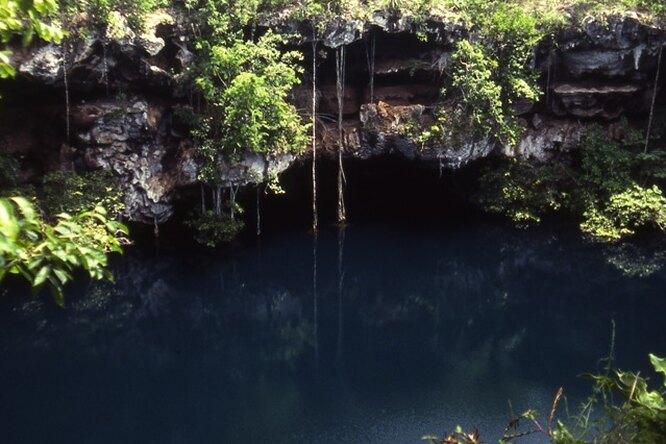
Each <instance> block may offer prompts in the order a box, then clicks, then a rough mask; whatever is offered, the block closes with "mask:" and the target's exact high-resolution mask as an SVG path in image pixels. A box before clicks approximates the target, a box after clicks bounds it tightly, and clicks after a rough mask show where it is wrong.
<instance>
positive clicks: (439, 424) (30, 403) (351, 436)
mask: <svg viewBox="0 0 666 444" xmlns="http://www.w3.org/2000/svg"><path fill="white" fill-rule="evenodd" d="M613 248H614V249H609V248H608V247H602V246H598V245H590V244H585V243H583V242H581V241H580V240H579V239H578V238H577V237H576V236H574V235H567V234H565V233H552V232H545V231H544V232H533V231H529V232H522V231H512V230H504V229H500V228H497V227H494V228H493V227H475V228H469V229H456V230H452V231H448V232H431V231H428V230H423V231H420V232H418V233H413V232H407V231H401V230H400V229H388V228H378V227H372V228H368V229H365V228H363V227H351V228H348V229H347V230H345V231H344V232H336V231H335V230H331V231H324V232H322V233H321V234H320V235H319V236H318V239H317V240H316V242H315V243H313V239H312V237H311V236H308V235H306V234H301V233H296V234H294V233H291V234H289V233H287V234H282V235H280V236H278V237H275V238H272V239H266V240H264V241H263V243H262V244H261V245H244V246H242V245H241V246H236V247H234V248H232V249H230V250H228V251H222V252H217V253H210V252H206V251H202V250H191V251H172V252H165V251H162V252H161V254H160V255H154V254H149V253H146V252H145V251H144V252H142V251H138V250H134V251H130V252H128V253H127V254H126V255H125V256H124V257H123V258H122V259H120V260H119V261H118V264H117V266H116V276H117V282H116V284H114V285H111V284H98V283H80V284H79V286H78V287H72V288H70V292H69V295H70V296H69V300H68V307H67V309H66V310H60V309H57V308H56V307H53V304H52V303H51V302H50V301H49V300H47V299H38V300H33V299H30V300H27V299H24V298H19V297H18V296H14V297H10V298H8V299H7V300H5V301H3V303H2V304H1V305H0V317H1V319H0V322H2V325H3V326H4V334H3V335H2V337H0V353H2V354H1V356H2V358H0V359H1V360H0V396H2V403H0V427H1V428H2V430H3V432H2V434H3V436H4V438H3V442H10V443H24V442H25V443H37V442H40V443H41V442H49V443H68V444H72V443H90V442H95V443H119V442H124V443H135V442H136V443H152V442H156V443H157V442H159V443H212V442H215V443H241V442H242V443H250V444H251V443H264V442H273V443H295V444H298V443H308V444H310V443H358V442H364V443H382V444H383V443H389V442H390V443H418V442H420V440H419V438H420V436H421V435H423V434H427V433H436V434H443V432H444V431H446V430H450V429H452V428H453V427H454V426H455V425H456V424H461V425H463V426H464V427H467V428H470V427H472V426H478V427H479V428H480V429H481V430H482V432H483V434H484V436H485V439H486V441H488V442H492V441H493V440H495V441H496V439H497V438H498V437H499V436H500V435H501V432H502V430H503V427H504V425H505V423H506V420H507V417H508V414H509V413H508V411H509V410H508V401H509V400H510V401H511V402H512V405H513V406H514V408H515V409H516V410H524V409H527V408H530V407H533V408H537V409H541V410H542V411H546V410H547V409H548V406H549V405H550V402H551V401H552V397H553V395H554V393H555V392H556V390H557V388H558V387H559V386H560V385H564V386H565V390H566V392H567V393H568V394H569V397H570V402H575V401H576V400H577V399H580V397H581V396H582V395H583V394H584V390H585V389H586V383H585V382H583V381H580V380H578V379H577V378H576V377H575V376H576V375H577V374H579V373H581V372H583V371H588V370H594V369H595V366H596V362H597V360H598V359H599V358H601V357H603V356H606V355H607V354H608V347H609V342H610V330H611V327H610V326H611V320H613V319H614V320H615V322H616V323H617V344H616V345H617V346H616V354H617V356H618V358H619V363H620V365H621V366H624V367H632V368H639V369H640V368H645V367H647V359H646V355H647V353H648V352H654V353H657V354H661V355H666V341H665V339H666V333H665V332H664V329H663V328H662V327H661V325H660V323H661V318H662V317H663V313H664V309H665V308H666V299H665V298H664V295H663V288H665V285H664V284H665V280H666V273H665V272H664V271H663V270H662V269H661V268H660V266H659V264H660V263H661V262H663V255H662V256H659V255H658V254H655V253H654V252H653V251H650V250H646V249H644V248H638V247H613ZM632 257H640V258H643V259H644V260H643V262H641V264H643V265H641V267H638V268H636V267H635V264H637V263H638V261H636V260H633V259H632ZM618 264H620V265H622V264H625V265H624V266H619V268H620V269H621V270H623V271H624V273H623V272H621V271H620V270H618V268H616V266H618ZM614 265H615V266H614ZM631 267H634V268H636V269H638V270H639V271H638V272H631V270H632V269H631ZM640 270H648V271H649V272H644V271H640ZM572 407H573V406H572Z"/></svg>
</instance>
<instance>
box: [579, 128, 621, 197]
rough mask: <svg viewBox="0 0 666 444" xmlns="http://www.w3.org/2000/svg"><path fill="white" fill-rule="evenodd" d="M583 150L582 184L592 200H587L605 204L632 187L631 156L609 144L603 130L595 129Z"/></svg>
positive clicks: (618, 145)
mask: <svg viewBox="0 0 666 444" xmlns="http://www.w3.org/2000/svg"><path fill="white" fill-rule="evenodd" d="M580 147H581V168H582V181H583V184H584V189H585V190H586V191H587V193H588V194H589V196H590V197H589V198H588V200H600V199H601V200H604V199H606V198H608V197H609V196H610V195H612V194H614V193H617V192H620V191H623V190H625V189H626V188H627V187H628V186H629V185H630V184H631V182H632V180H631V168H632V164H633V156H632V154H631V152H630V151H628V150H627V149H625V148H623V147H622V146H621V145H620V144H619V143H617V142H615V141H612V140H610V139H609V137H608V136H607V135H606V134H604V132H603V131H602V129H601V128H600V127H593V128H592V129H591V130H590V131H589V132H588V133H587V134H586V136H585V137H584V138H583V139H582V140H581V142H580Z"/></svg>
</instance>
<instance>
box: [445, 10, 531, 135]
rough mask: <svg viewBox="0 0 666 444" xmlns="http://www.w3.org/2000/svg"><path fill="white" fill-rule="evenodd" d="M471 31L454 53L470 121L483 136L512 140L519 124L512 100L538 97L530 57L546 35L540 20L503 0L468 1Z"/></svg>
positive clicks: (456, 75) (454, 72)
mask: <svg viewBox="0 0 666 444" xmlns="http://www.w3.org/2000/svg"><path fill="white" fill-rule="evenodd" d="M468 8H469V12H470V18H471V20H472V23H471V29H470V31H471V35H473V36H474V35H478V37H477V38H473V39H470V40H461V41H460V42H458V43H457V44H456V50H455V52H454V54H453V56H452V60H453V62H454V65H453V69H452V73H451V77H452V81H453V86H454V87H456V88H458V89H459V90H460V91H461V92H462V101H463V105H464V112H463V113H461V115H462V116H465V118H467V119H468V121H467V122H466V123H467V126H468V127H470V128H473V129H475V130H476V131H478V133H479V135H480V136H482V137H489V136H493V137H495V138H496V139H498V140H499V141H500V142H501V143H503V144H505V145H514V144H515V143H516V141H517V139H518V137H519V135H520V125H519V123H518V120H517V118H516V116H515V113H514V106H515V105H516V104H517V103H518V102H519V101H520V100H536V99H538V97H539V95H540V90H539V88H538V85H537V83H536V80H537V76H536V74H535V73H534V72H533V70H532V69H531V67H530V65H529V62H530V60H531V57H532V49H533V47H534V45H536V43H538V42H539V40H541V38H542V34H541V32H540V31H539V30H538V29H537V20H536V19H535V18H534V17H532V16H530V15H528V14H526V13H525V12H523V10H522V9H521V8H518V7H516V6H513V5H510V4H506V3H505V2H476V1H474V2H469V3H468Z"/></svg>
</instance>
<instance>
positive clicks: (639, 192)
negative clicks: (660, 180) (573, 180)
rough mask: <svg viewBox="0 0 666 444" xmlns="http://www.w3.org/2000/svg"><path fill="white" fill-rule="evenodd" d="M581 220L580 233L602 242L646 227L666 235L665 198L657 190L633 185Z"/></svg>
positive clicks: (590, 210)
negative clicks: (599, 239)
mask: <svg viewBox="0 0 666 444" xmlns="http://www.w3.org/2000/svg"><path fill="white" fill-rule="evenodd" d="M584 217H585V221H584V222H583V223H582V224H581V229H582V231H583V232H584V233H588V234H590V235H592V236H595V237H598V238H602V239H608V240H615V239H620V238H622V237H624V236H628V235H632V234H635V233H636V231H637V230H638V229H640V228H645V227H656V228H659V229H660V230H662V231H666V198H665V197H664V195H663V193H662V192H661V190H660V189H659V188H657V187H656V186H652V187H650V188H643V187H641V186H639V185H637V184H633V185H632V186H631V187H629V188H628V189H626V190H625V191H623V192H620V193H615V194H612V195H611V196H610V198H609V199H608V201H607V202H606V203H605V205H604V206H603V208H601V209H599V208H598V207H595V206H592V207H591V208H589V209H588V210H587V211H586V212H585V214H584Z"/></svg>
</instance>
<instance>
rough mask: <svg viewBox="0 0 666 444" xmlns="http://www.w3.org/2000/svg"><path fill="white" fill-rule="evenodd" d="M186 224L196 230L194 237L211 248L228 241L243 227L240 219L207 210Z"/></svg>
mask: <svg viewBox="0 0 666 444" xmlns="http://www.w3.org/2000/svg"><path fill="white" fill-rule="evenodd" d="M187 224H188V225H189V226H190V227H192V228H194V230H195V231H196V234H195V236H194V239H195V240H196V241H197V242H198V243H200V244H202V245H205V246H207V247H211V248H214V247H216V246H217V245H219V244H220V243H222V242H230V241H231V240H233V238H235V237H236V235H238V233H240V231H241V230H242V229H243V227H244V223H243V222H242V221H239V220H236V219H233V218H231V216H228V215H226V214H223V215H218V214H215V212H213V211H207V212H205V213H204V214H202V215H200V216H198V217H197V218H196V219H193V220H190V221H188V223H187Z"/></svg>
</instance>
